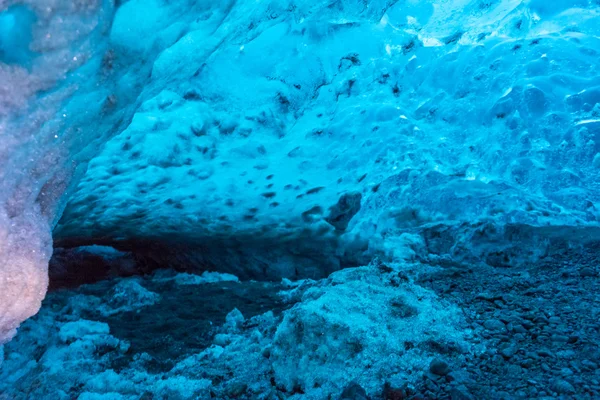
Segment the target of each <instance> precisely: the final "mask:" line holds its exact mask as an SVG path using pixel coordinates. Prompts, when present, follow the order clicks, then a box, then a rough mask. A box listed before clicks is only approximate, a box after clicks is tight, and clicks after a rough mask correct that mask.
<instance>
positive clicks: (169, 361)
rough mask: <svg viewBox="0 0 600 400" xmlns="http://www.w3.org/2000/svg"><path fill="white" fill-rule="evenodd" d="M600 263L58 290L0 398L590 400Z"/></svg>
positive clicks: (566, 261)
mask: <svg viewBox="0 0 600 400" xmlns="http://www.w3.org/2000/svg"><path fill="white" fill-rule="evenodd" d="M598 254H599V253H598V249H597V248H589V249H585V250H579V251H577V252H573V253H571V254H569V255H568V256H566V257H548V258H546V259H544V260H543V261H542V262H540V263H538V264H535V265H530V266H527V267H523V266H518V267H490V266H483V265H482V266H477V267H473V266H472V265H471V266H469V265H464V264H459V263H447V264H445V265H443V266H432V265H423V264H392V265H386V264H382V263H381V262H375V263H373V264H372V265H370V266H368V267H360V268H356V269H346V270H343V271H340V272H337V273H335V274H333V275H332V276H331V277H330V278H328V279H324V280H321V281H298V282H291V281H287V280H284V281H283V282H281V283H264V282H238V281H235V280H233V278H232V277H231V276H223V277H222V278H223V279H224V280H222V281H219V280H218V279H217V278H218V276H219V275H218V274H208V275H204V276H203V277H200V276H193V275H189V274H174V273H172V272H168V271H157V272H156V273H154V274H153V275H151V276H147V277H144V278H141V277H131V278H117V279H113V280H109V281H101V282H98V283H96V284H91V285H84V286H82V287H80V288H79V289H77V290H75V291H73V290H64V289H63V290H59V291H56V292H52V293H50V294H49V295H48V297H47V298H46V300H45V303H44V306H43V307H42V309H41V311H40V313H39V314H38V315H37V316H35V317H34V318H33V319H31V320H29V321H27V322H26V323H25V324H24V325H23V327H22V328H21V330H20V333H19V335H18V336H17V337H16V338H15V339H14V340H13V341H12V342H10V343H9V344H8V345H6V346H5V355H4V364H3V365H2V367H1V368H2V369H1V370H0V396H1V395H4V397H3V398H5V399H10V400H12V399H14V400H18V399H61V398H64V399H73V398H78V399H110V400H112V399H136V400H137V399H198V398H201V399H204V398H206V399H208V398H216V399H288V398H291V399H327V398H331V399H348V400H362V399H367V398H371V399H386V400H398V399H419V398H420V399H446V398H449V399H506V400H509V399H550V398H558V397H560V398H565V399H571V398H576V399H595V398H598V397H599V396H600V369H599V367H598V365H599V364H600V346H599V343H600V324H599V323H598V321H599V320H600V315H599V313H600V308H599V307H598V304H599V301H600V299H599V298H598V293H599V290H600V268H599V265H600V264H599V263H600V256H599V255H598ZM342 392H343V393H342ZM363 394H364V396H363ZM361 396H363V397H361ZM0 398H2V397H0Z"/></svg>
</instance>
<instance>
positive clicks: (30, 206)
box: [0, 0, 600, 342]
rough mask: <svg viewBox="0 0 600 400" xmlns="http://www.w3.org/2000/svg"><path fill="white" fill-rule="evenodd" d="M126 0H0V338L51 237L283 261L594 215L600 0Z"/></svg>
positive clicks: (496, 239)
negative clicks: (138, 244) (599, 0)
mask: <svg viewBox="0 0 600 400" xmlns="http://www.w3.org/2000/svg"><path fill="white" fill-rule="evenodd" d="M116 3H117V4H113V2H112V1H102V0H77V1H71V0H69V1H67V0H46V1H40V0H24V1H6V0H4V1H2V0H0V10H4V11H3V12H2V13H1V14H0V342H2V341H6V340H8V339H9V338H10V337H11V336H13V335H14V333H15V328H16V327H17V326H18V324H19V323H20V322H21V321H23V320H24V319H26V318H27V317H29V316H31V315H32V314H34V313H35V312H36V311H37V309H38V308H39V304H40V301H41V299H42V298H43V297H44V295H45V291H46V286H47V265H48V260H49V257H50V255H51V252H52V239H54V242H55V244H56V245H87V244H94V243H109V244H115V245H117V246H121V247H127V246H130V247H131V246H135V243H152V244H151V245H148V246H146V247H152V246H154V244H156V246H159V247H160V246H163V247H161V249H163V250H162V251H161V256H158V258H159V259H160V261H161V262H166V263H168V262H169V261H168V259H171V258H183V260H184V261H181V260H180V262H192V263H194V262H195V263H198V264H202V263H212V264H213V265H221V266H222V269H225V270H229V271H232V272H236V273H237V274H238V275H240V276H242V277H254V278H256V277H260V278H274V277H282V276H294V275H296V276H299V275H303V276H317V275H326V273H327V272H330V271H332V270H334V269H337V268H339V267H340V266H343V265H344V264H346V263H352V260H356V259H360V258H361V257H369V256H372V255H375V254H378V255H379V254H381V255H382V256H387V257H406V256H411V257H434V256H435V257H445V256H456V257H463V258H464V257H471V258H472V259H482V260H485V261H486V262H503V261H502V260H506V257H509V256H511V257H517V256H518V257H521V258H523V259H525V258H527V257H530V256H531V257H533V256H536V255H539V254H542V253H543V252H545V251H548V250H547V246H548V243H550V242H552V241H553V240H558V239H561V240H567V241H568V240H570V239H571V238H572V239H573V240H587V239H591V238H593V237H596V238H597V237H598V234H597V231H596V228H597V227H598V219H599V217H600V214H599V211H598V206H599V205H600V191H599V190H598V189H599V187H600V174H599V173H598V172H599V170H600V74H599V65H600V63H599V55H600V39H599V37H598V35H599V34H600V20H599V11H600V3H599V2H598V0H559V1H551V2H550V1H541V0H531V1H522V0H471V1H468V0H462V1H456V0H447V1H438V2H428V1H419V0H404V1H403V0H400V1H391V0H374V1H364V0H363V1H359V0H354V1H353V0H337V1H334V0H312V1H304V0H265V1H260V2H257V1H249V0H248V1H237V2H235V1H227V0H223V1H217V2H215V1H203V0H196V1H194V0H177V1H166V0H165V1H162V0H129V1H117V2H116ZM433 3H435V4H433ZM525 242H526V243H530V244H531V243H535V246H532V247H531V248H523V247H521V248H520V249H519V250H520V251H519V253H518V255H517V253H516V252H515V251H514V250H511V249H513V248H515V247H518V246H520V245H521V244H522V243H525ZM131 243H134V244H131ZM490 243H493V244H494V248H493V250H490V248H491V247H490V246H489V244H490ZM511 251H512V252H511ZM161 257H162V258H161ZM498 259H499V261H498ZM224 260H226V262H225V261H224Z"/></svg>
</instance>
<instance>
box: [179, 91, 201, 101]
mask: <svg viewBox="0 0 600 400" xmlns="http://www.w3.org/2000/svg"><path fill="white" fill-rule="evenodd" d="M183 98H184V99H185V100H191V101H197V100H200V94H198V92H196V91H195V90H194V89H191V90H188V91H187V92H185V94H184V95H183Z"/></svg>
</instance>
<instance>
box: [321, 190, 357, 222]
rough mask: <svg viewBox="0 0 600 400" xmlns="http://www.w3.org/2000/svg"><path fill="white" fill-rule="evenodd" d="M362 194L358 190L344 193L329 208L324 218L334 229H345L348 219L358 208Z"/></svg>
mask: <svg viewBox="0 0 600 400" xmlns="http://www.w3.org/2000/svg"><path fill="white" fill-rule="evenodd" d="M361 199H362V195H361V194H360V193H359V192H350V193H344V194H343V195H342V196H341V197H340V199H339V200H338V202H337V204H335V205H334V206H332V207H331V208H330V209H329V215H328V216H327V218H325V221H327V222H328V223H329V224H330V225H332V226H333V227H334V228H335V229H336V230H339V231H343V230H346V228H347V227H348V224H349V223H350V220H351V219H352V218H353V217H354V216H355V215H356V213H358V211H359V210H360V201H361Z"/></svg>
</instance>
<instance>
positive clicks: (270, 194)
mask: <svg viewBox="0 0 600 400" xmlns="http://www.w3.org/2000/svg"><path fill="white" fill-rule="evenodd" d="M276 195H277V193H275V192H266V193H263V194H262V196H263V197H264V198H266V199H272V198H273V197H275V196H276Z"/></svg>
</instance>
